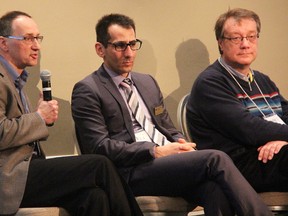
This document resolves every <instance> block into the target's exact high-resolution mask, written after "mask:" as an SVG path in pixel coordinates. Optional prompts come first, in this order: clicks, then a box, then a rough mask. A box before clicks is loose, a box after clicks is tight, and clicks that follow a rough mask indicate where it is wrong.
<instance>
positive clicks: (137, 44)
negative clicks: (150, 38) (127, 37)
mask: <svg viewBox="0 0 288 216" xmlns="http://www.w3.org/2000/svg"><path fill="white" fill-rule="evenodd" d="M107 44H109V45H112V46H114V48H115V50H116V51H119V52H121V51H125V50H126V49H127V47H128V46H130V49H131V50H133V51H135V50H139V49H140V48H141V46H142V41H141V40H139V39H136V40H133V41H130V42H129V43H125V42H122V41H119V42H115V43H111V42H107Z"/></svg>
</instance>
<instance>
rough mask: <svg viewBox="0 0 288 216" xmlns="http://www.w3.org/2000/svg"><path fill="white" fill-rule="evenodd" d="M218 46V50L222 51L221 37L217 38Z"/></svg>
mask: <svg viewBox="0 0 288 216" xmlns="http://www.w3.org/2000/svg"><path fill="white" fill-rule="evenodd" d="M218 47H219V51H221V52H222V50H223V40H221V39H219V40H218Z"/></svg>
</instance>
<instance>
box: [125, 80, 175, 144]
mask: <svg viewBox="0 0 288 216" xmlns="http://www.w3.org/2000/svg"><path fill="white" fill-rule="evenodd" d="M120 85H121V86H123V87H124V91H125V95H126V98H127V103H128V105H129V107H130V109H131V111H132V113H133V115H134V117H135V119H136V120H137V121H138V122H139V124H140V125H141V126H142V128H143V129H144V130H145V131H146V133H147V134H148V135H149V137H150V138H151V139H152V140H153V142H154V143H156V144H158V145H165V144H167V143H170V142H169V141H168V140H167V138H166V137H165V136H164V135H163V134H162V133H161V132H159V131H158V130H157V129H156V128H155V125H154V124H153V123H152V122H151V121H149V120H148V118H147V117H146V116H145V114H144V112H143V111H142V109H141V107H140V104H139V101H138V99H137V96H136V94H135V93H134V92H133V90H132V88H131V85H132V81H131V79H129V78H126V79H124V80H123V81H122V82H121V83H120Z"/></svg>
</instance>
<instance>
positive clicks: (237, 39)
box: [222, 34, 259, 44]
mask: <svg viewBox="0 0 288 216" xmlns="http://www.w3.org/2000/svg"><path fill="white" fill-rule="evenodd" d="M222 38H223V39H226V40H229V41H231V42H232V43H234V44H240V43H241V42H242V41H243V40H244V38H245V39H246V40H247V41H249V42H251V43H254V42H255V41H256V39H257V38H259V34H255V35H248V36H246V37H224V36H223V37H222Z"/></svg>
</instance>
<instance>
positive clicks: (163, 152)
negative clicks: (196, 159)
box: [155, 139, 196, 158]
mask: <svg viewBox="0 0 288 216" xmlns="http://www.w3.org/2000/svg"><path fill="white" fill-rule="evenodd" d="M195 149H196V144H195V143H190V142H186V141H185V140H184V139H179V140H178V142H173V143H169V144H167V145H164V146H158V147H156V148H155V158H159V157H165V156H168V155H172V154H180V153H183V152H189V151H195Z"/></svg>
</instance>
